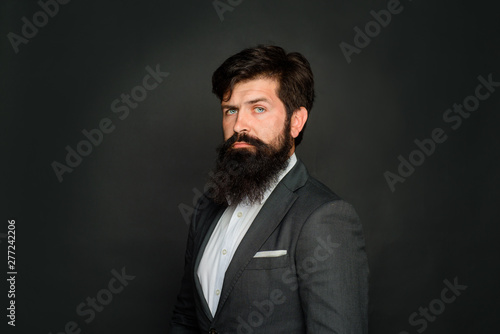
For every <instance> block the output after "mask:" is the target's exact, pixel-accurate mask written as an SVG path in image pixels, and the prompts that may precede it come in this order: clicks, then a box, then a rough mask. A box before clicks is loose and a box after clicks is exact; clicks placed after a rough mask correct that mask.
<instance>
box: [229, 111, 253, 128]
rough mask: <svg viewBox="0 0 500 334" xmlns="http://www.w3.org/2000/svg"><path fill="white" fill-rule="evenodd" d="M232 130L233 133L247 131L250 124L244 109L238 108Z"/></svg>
mask: <svg viewBox="0 0 500 334" xmlns="http://www.w3.org/2000/svg"><path fill="white" fill-rule="evenodd" d="M233 131H234V132H235V133H241V132H249V131H250V124H249V119H248V115H247V113H246V112H245V111H243V110H239V111H238V114H237V115H236V121H235V122H234V126H233Z"/></svg>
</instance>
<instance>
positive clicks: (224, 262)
mask: <svg viewBox="0 0 500 334" xmlns="http://www.w3.org/2000/svg"><path fill="white" fill-rule="evenodd" d="M296 162H297V157H296V156H295V153H294V154H292V156H291V157H290V158H289V159H288V166H287V167H286V169H285V170H283V171H282V172H281V173H280V175H279V177H278V180H277V182H276V183H275V184H273V185H271V187H269V189H267V190H266V192H265V194H264V198H263V200H262V202H261V203H257V204H254V205H246V204H238V205H230V206H228V207H227V209H226V210H225V211H224V213H223V214H222V216H221V217H220V219H219V222H218V223H217V226H216V227H215V229H214V231H213V233H212V236H211V237H210V240H209V241H208V243H207V246H206V248H205V252H204V253H203V257H202V258H201V261H200V266H199V267H198V272H197V274H198V278H199V279H200V283H201V287H202V289H203V294H204V296H205V299H206V301H207V303H208V307H209V308H210V311H211V312H212V315H215V311H216V310H217V305H218V304H219V299H220V294H221V291H222V284H223V282H224V275H225V274H226V270H227V268H228V267H229V263H230V262H231V259H232V258H233V255H234V253H235V252H236V249H237V248H238V246H239V244H240V242H241V240H242V239H243V237H244V236H245V234H246V233H247V231H248V229H249V228H250V225H252V222H253V221H254V219H255V217H256V216H257V214H258V213H259V211H260V209H261V208H262V206H263V205H264V203H265V202H266V200H267V198H268V197H269V195H271V193H272V192H273V190H274V188H276V186H277V185H278V183H279V182H280V181H281V179H283V177H285V175H286V174H287V173H288V172H289V171H290V170H291V169H292V168H293V166H294V165H295V163H296Z"/></svg>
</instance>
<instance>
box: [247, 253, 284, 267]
mask: <svg viewBox="0 0 500 334" xmlns="http://www.w3.org/2000/svg"><path fill="white" fill-rule="evenodd" d="M289 265H290V256H289V255H288V254H286V255H282V256H278V257H254V258H252V260H250V262H249V263H248V265H247V266H246V268H245V269H247V270H269V269H277V268H284V267H288V266H289Z"/></svg>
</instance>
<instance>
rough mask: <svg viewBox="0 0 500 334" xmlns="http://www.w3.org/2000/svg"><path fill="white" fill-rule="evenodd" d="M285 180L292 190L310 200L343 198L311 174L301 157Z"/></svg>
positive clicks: (322, 200)
mask: <svg viewBox="0 0 500 334" xmlns="http://www.w3.org/2000/svg"><path fill="white" fill-rule="evenodd" d="M284 181H285V184H286V185H287V187H288V188H289V189H290V190H291V191H294V192H295V193H296V194H297V195H298V196H299V197H305V198H306V199H307V200H309V201H315V202H329V201H335V200H340V199H341V198H340V197H339V196H338V195H337V194H336V193H335V192H333V191H332V190H331V189H330V188H329V187H328V186H326V185H325V184H324V183H323V182H321V181H319V180H318V179H316V178H315V177H313V176H311V175H310V174H309V172H308V170H307V168H306V166H305V165H304V163H303V162H302V161H300V159H299V160H297V163H296V165H295V166H294V168H293V169H292V170H291V171H290V173H289V175H287V178H286V180H284Z"/></svg>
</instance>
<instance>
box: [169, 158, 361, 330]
mask: <svg viewBox="0 0 500 334" xmlns="http://www.w3.org/2000/svg"><path fill="white" fill-rule="evenodd" d="M207 201H208V202H207ZM200 203H203V204H200ZM199 206H200V207H198V208H197V209H196V210H195V212H194V214H193V218H192V222H191V226H190V231H189V237H188V242H187V248H186V256H185V269H184V277H183V279H182V286H181V291H180V293H179V296H178V300H177V303H176V305H175V309H174V315H173V318H172V331H171V333H174V334H178V333H213V334H215V333H238V334H240V333H244V334H247V333H259V334H260V333H262V334H265V333H272V334H277V333H314V334H319V333H342V334H344V333H346V334H349V333H366V332H367V308H368V264H367V259H366V254H365V244H364V238H363V232H362V228H361V224H360V222H359V219H358V216H357V214H356V212H355V211H354V209H353V208H352V206H351V205H349V204H348V203H346V202H345V201H343V200H342V199H340V198H339V197H338V196H337V195H335V194H334V193H333V192H332V191H331V190H329V189H328V188H327V187H326V186H325V185H323V184H322V183H320V182H319V181H317V180H316V179H314V178H312V177H310V176H309V174H308V173H307V170H306V168H305V166H304V165H303V164H302V162H300V160H298V161H297V163H296V165H295V166H294V167H293V169H292V170H291V171H290V172H289V173H288V174H287V175H286V176H285V177H284V178H283V179H282V180H281V182H280V183H279V184H278V185H277V187H276V188H275V190H274V191H273V193H272V194H271V196H270V197H269V198H268V199H267V201H266V203H265V204H264V206H263V207H262V209H261V211H260V212H259V214H258V215H257V217H256V218H255V220H254V222H253V223H252V225H251V226H250V228H249V230H248V232H247V234H246V235H245V237H244V238H243V240H242V241H241V243H240V245H239V247H238V249H237V250H236V252H235V254H234V257H233V259H232V261H231V263H230V265H229V267H228V269H227V271H226V273H225V277H224V284H223V288H222V292H221V297H220V301H219V305H218V308H217V311H216V313H215V316H212V315H211V313H210V310H209V308H208V305H207V303H206V300H205V298H204V296H203V291H202V289H201V286H200V282H199V280H198V276H197V274H196V272H197V270H198V265H199V263H200V260H201V256H202V255H203V251H204V249H205V246H206V244H207V242H208V240H209V238H210V235H211V234H212V231H213V230H214V228H215V225H216V224H217V222H218V220H219V218H220V216H221V215H222V213H223V212H224V209H225V207H224V206H219V205H216V204H214V203H213V202H211V201H209V200H208V199H207V198H205V199H204V201H200V202H199ZM266 251H267V252H266ZM275 251H279V252H275ZM284 251H286V254H284V253H285V252H284ZM258 252H263V253H259V254H258V255H257V257H255V255H256V253H258Z"/></svg>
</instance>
